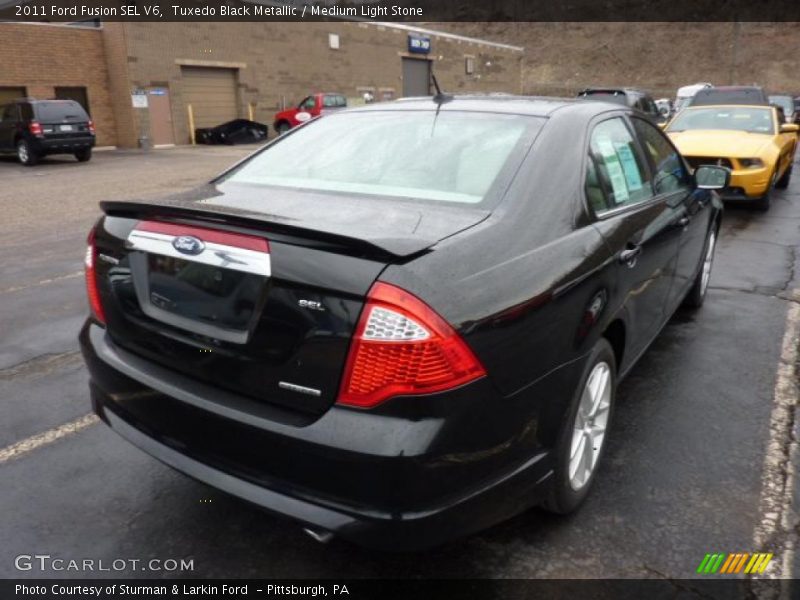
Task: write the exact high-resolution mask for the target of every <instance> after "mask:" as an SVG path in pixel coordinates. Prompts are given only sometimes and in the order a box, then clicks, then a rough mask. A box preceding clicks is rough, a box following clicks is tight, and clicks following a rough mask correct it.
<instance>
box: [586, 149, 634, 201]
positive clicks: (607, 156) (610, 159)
mask: <svg viewBox="0 0 800 600" xmlns="http://www.w3.org/2000/svg"><path fill="white" fill-rule="evenodd" d="M595 142H596V143H597V148H598V149H599V150H600V156H601V157H602V159H603V164H604V165H605V167H606V172H607V173H608V179H609V180H610V182H611V188H612V190H613V192H614V201H615V202H616V203H617V204H624V203H625V202H627V201H628V199H629V198H630V195H629V194H628V185H627V183H626V182H625V173H624V171H623V170H622V165H621V163H620V159H619V156H618V155H617V152H616V151H615V150H614V144H613V142H612V141H611V140H610V139H609V138H607V137H606V136H604V135H598V136H597V138H596V139H595Z"/></svg>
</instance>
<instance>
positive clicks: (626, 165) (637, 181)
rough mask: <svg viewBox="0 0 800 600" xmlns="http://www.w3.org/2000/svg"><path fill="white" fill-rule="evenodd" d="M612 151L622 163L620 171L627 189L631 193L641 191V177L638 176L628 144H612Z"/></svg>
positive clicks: (636, 166)
mask: <svg viewBox="0 0 800 600" xmlns="http://www.w3.org/2000/svg"><path fill="white" fill-rule="evenodd" d="M614 149H615V150H616V151H617V156H618V157H619V160H620V162H621V163H622V170H623V171H624V172H625V181H627V182H628V189H629V190H630V191H632V192H638V191H639V190H640V189H642V177H641V175H639V166H638V165H637V164H636V157H635V156H634V155H633V152H631V147H630V146H629V145H628V144H623V143H617V144H614Z"/></svg>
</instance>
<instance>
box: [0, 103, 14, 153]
mask: <svg viewBox="0 0 800 600" xmlns="http://www.w3.org/2000/svg"><path fill="white" fill-rule="evenodd" d="M16 126H17V105H16V104H6V105H3V106H0V150H12V149H13V148H14V130H15V129H16Z"/></svg>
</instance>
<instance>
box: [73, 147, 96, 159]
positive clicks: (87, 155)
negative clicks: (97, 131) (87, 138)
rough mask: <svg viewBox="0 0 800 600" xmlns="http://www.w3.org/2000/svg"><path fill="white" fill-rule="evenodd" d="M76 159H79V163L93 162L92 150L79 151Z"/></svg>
mask: <svg viewBox="0 0 800 600" xmlns="http://www.w3.org/2000/svg"><path fill="white" fill-rule="evenodd" d="M75 158H77V159H78V162H89V161H90V160H92V149H91V148H84V149H83V150H78V151H77V152H76V153H75Z"/></svg>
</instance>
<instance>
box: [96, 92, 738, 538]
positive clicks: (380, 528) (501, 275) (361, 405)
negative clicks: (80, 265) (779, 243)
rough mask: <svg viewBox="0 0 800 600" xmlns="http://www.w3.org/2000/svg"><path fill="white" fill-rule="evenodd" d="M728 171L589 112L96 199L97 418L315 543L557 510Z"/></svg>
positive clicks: (404, 129) (537, 109)
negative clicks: (148, 193)
mask: <svg viewBox="0 0 800 600" xmlns="http://www.w3.org/2000/svg"><path fill="white" fill-rule="evenodd" d="M728 177H729V172H728V171H727V170H726V169H724V168H721V167H714V166H703V167H700V168H698V169H697V170H696V171H695V172H694V173H691V172H690V171H689V170H688V168H687V167H686V164H685V163H684V161H683V159H682V158H681V156H680V155H679V154H678V152H677V151H676V150H675V147H674V146H673V145H672V144H671V143H670V141H669V140H668V139H667V138H666V137H665V136H664V135H663V134H662V133H661V131H660V130H659V129H658V128H657V127H656V126H654V125H653V124H652V123H651V122H650V121H649V120H647V119H646V118H644V117H640V116H639V113H637V112H634V111H632V110H631V109H630V108H627V107H623V106H620V105H614V104H607V103H601V102H591V103H587V102H568V101H551V100H547V99H536V98H515V97H483V98H481V97H475V98H469V97H464V98H459V97H457V98H447V97H442V96H439V97H437V99H436V101H434V100H431V99H416V100H408V101H399V102H396V103H392V104H384V105H372V106H369V107H364V108H360V109H356V110H350V111H344V112H341V113H337V114H335V115H330V116H327V117H325V118H324V119H321V120H314V121H311V122H309V123H307V124H305V125H303V126H301V127H298V128H296V129H294V130H292V131H291V132H290V133H288V134H286V135H284V136H281V137H280V138H278V139H277V140H276V141H274V142H272V143H270V144H268V145H267V146H265V147H264V148H263V149H261V150H259V151H258V152H256V153H255V154H254V155H252V156H250V157H249V158H247V159H245V160H244V161H242V162H241V163H239V164H237V165H235V166H234V167H233V168H231V169H230V170H229V171H227V172H226V173H224V174H223V175H221V176H220V177H218V178H217V179H215V180H213V181H212V182H210V183H209V184H207V185H206V186H203V187H201V188H199V189H196V190H194V191H192V192H190V193H184V194H181V195H178V196H174V197H171V198H168V199H165V200H162V201H142V202H104V203H102V205H101V206H102V208H103V211H104V213H105V214H104V216H103V217H102V218H101V219H100V221H99V222H98V223H97V225H96V226H95V228H94V229H93V230H92V232H91V234H90V236H89V246H88V249H87V253H86V276H87V290H88V296H89V300H90V305H91V309H92V315H91V317H90V318H89V320H87V322H86V324H85V326H84V327H83V329H82V332H81V335H80V339H81V345H82V350H83V355H84V357H85V359H86V362H87V363H88V366H89V371H90V374H91V383H90V387H91V397H92V403H93V407H94V410H95V411H96V412H97V414H98V415H99V416H100V417H101V418H102V419H103V420H104V421H105V422H106V423H107V424H108V425H109V426H110V427H111V428H113V429H114V430H115V431H117V432H118V433H119V434H120V435H121V436H122V437H124V438H126V439H128V440H129V441H130V442H132V443H133V444H135V445H137V446H139V447H140V448H142V449H143V450H145V451H146V452H149V453H150V454H152V455H153V456H155V457H156V458H158V459H160V460H161V461H163V462H165V463H166V464H168V465H171V466H172V467H174V468H176V469H178V470H179V471H182V472H184V473H186V474H188V475H190V476H192V477H194V478H196V479H199V480H201V481H204V482H206V483H208V484H210V485H212V486H215V487H217V488H220V489H222V490H225V491H226V492H228V493H230V494H233V495H235V496H238V497H240V498H242V499H244V500H247V501H249V502H252V503H255V504H257V505H260V506H262V507H264V508H265V509H268V510H270V511H273V512H276V513H279V514H282V515H286V516H288V517H291V518H292V519H295V520H296V521H298V522H299V523H301V524H302V525H303V527H305V528H306V529H307V531H308V532H309V533H311V534H312V535H313V536H314V537H316V538H317V539H326V538H329V537H330V536H331V535H333V534H336V535H340V536H342V537H344V538H347V539H350V540H354V541H357V542H359V543H362V544H364V545H368V546H374V547H385V548H392V549H411V548H420V547H425V546H430V545H434V544H437V543H441V542H443V541H446V540H448V539H451V538H454V537H457V536H463V535H466V534H468V533H471V532H475V531H478V530H480V529H482V528H486V527H488V526H490V525H492V524H494V523H497V522H499V521H501V520H503V519H506V518H508V517H510V516H512V515H514V514H517V513H519V512H521V511H524V510H526V509H527V508H529V507H532V506H536V505H542V506H544V507H546V508H548V509H550V510H552V511H555V512H557V513H567V512H570V511H572V510H574V509H575V508H577V507H578V505H580V504H581V502H582V501H583V500H584V498H585V497H586V495H587V492H588V491H589V488H590V486H591V483H592V479H593V478H594V476H595V474H596V472H597V465H598V463H599V461H600V459H601V458H602V455H603V449H604V446H605V441H606V438H607V433H608V432H609V427H610V425H611V419H612V415H613V410H614V397H615V391H616V387H617V383H618V381H619V380H620V378H621V377H623V376H624V375H625V374H626V373H628V372H629V371H630V369H631V367H632V366H633V365H634V363H635V362H636V360H637V359H638V358H639V357H640V356H641V355H642V353H643V352H644V351H645V350H646V348H647V347H648V345H649V344H650V343H651V342H652V341H653V339H654V337H655V336H656V335H657V334H658V332H659V330H660V329H661V328H662V327H663V326H664V324H665V323H666V322H667V320H668V319H669V318H670V315H671V314H672V313H673V311H675V310H676V308H677V307H678V306H679V305H681V303H685V304H689V305H691V306H695V307H697V306H699V305H701V304H702V302H703V299H704V297H705V294H706V288H707V285H708V279H709V275H710V272H711V266H712V261H713V257H714V246H715V241H716V236H717V232H718V230H719V226H720V218H721V204H720V202H719V200H718V198H717V197H716V194H714V193H713V192H712V191H711V190H714V189H720V188H722V187H724V186H725V185H726V184H727V179H728Z"/></svg>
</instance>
